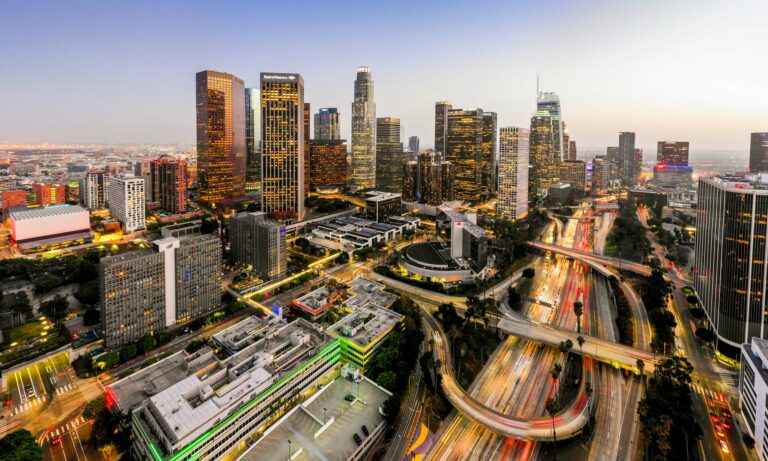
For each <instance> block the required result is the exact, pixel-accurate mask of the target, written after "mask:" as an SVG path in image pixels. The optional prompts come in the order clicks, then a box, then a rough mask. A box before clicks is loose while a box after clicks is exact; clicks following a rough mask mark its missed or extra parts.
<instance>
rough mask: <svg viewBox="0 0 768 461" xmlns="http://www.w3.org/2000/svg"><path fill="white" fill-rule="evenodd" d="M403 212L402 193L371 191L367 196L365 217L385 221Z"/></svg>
mask: <svg viewBox="0 0 768 461" xmlns="http://www.w3.org/2000/svg"><path fill="white" fill-rule="evenodd" d="M402 212H403V202H402V195H401V194H395V193H393V192H382V191H371V192H368V194H367V195H366V197H365V217H366V218H368V219H371V220H373V221H385V220H386V219H387V218H389V217H390V216H395V215H399V214H401V213H402Z"/></svg>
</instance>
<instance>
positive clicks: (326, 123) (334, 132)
mask: <svg viewBox="0 0 768 461" xmlns="http://www.w3.org/2000/svg"><path fill="white" fill-rule="evenodd" d="M315 139H316V140H329V139H341V127H340V125H339V111H338V110H337V109H336V108H335V107H324V108H322V109H320V111H319V112H318V113H316V114H315Z"/></svg>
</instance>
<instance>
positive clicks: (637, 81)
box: [0, 2, 768, 152]
mask: <svg viewBox="0 0 768 461" xmlns="http://www.w3.org/2000/svg"><path fill="white" fill-rule="evenodd" d="M233 5H234V6H237V8H229V9H228V10H230V11H237V14H234V13H232V14H229V13H221V14H219V15H217V16H214V17H213V18H212V19H211V21H212V24H211V27H214V28H215V27H216V26H217V25H223V24H225V23H227V22H228V21H230V22H232V27H228V28H227V31H228V32H227V33H226V34H224V37H223V43H224V44H225V46H224V47H222V48H219V47H218V46H217V47H213V46H211V45H209V44H207V43H206V42H205V41H204V40H205V37H202V36H200V34H199V33H197V29H196V28H195V27H194V24H195V21H196V20H198V19H200V18H201V17H202V15H203V14H204V10H203V9H202V8H201V5H197V4H191V5H190V7H189V8H187V10H186V11H185V12H184V14H182V15H176V14H174V13H176V12H175V11H172V8H170V7H162V6H160V7H154V8H151V9H150V8H149V7H148V6H144V7H142V6H141V5H139V6H138V7H132V8H129V7H124V8H122V7H117V6H114V5H98V6H93V7H91V8H88V9H87V10H77V9H70V8H66V7H64V6H57V5H55V4H51V5H49V7H48V8H44V9H43V8H38V7H37V6H34V7H33V6H31V5H25V4H23V3H15V4H10V5H9V6H6V8H5V9H6V10H7V13H8V14H4V15H2V16H3V19H0V39H2V40H3V42H5V43H11V44H13V45H14V46H11V47H9V48H8V52H7V53H6V55H5V59H4V64H5V66H4V78H5V82H6V85H3V86H2V88H0V97H2V98H3V100H4V101H5V102H6V104H4V105H3V107H2V108H0V143H43V142H48V143H57V144H58V143H109V144H116V143H191V142H194V137H195V133H194V129H193V128H192V126H193V124H194V122H193V121H194V109H193V107H192V106H191V104H190V102H189V97H190V96H189V95H190V94H193V93H194V84H195V83H194V79H193V78H192V77H191V76H192V74H194V73H195V72H199V71H201V70H205V69H214V70H218V71H222V72H228V73H232V74H234V75H237V76H239V77H241V78H243V79H244V80H245V84H246V86H248V85H251V86H255V82H256V81H257V80H258V75H259V73H260V72H263V71H266V70H279V71H281V72H296V73H301V74H302V75H303V76H304V77H305V81H306V99H307V100H308V101H310V102H311V103H312V104H313V106H314V107H338V108H339V109H340V117H341V129H342V132H341V137H342V138H343V139H350V138H351V136H350V126H351V113H350V111H349V108H350V107H351V102H352V96H353V94H352V90H351V88H350V82H351V81H352V80H353V79H354V72H355V69H356V68H357V67H358V66H369V67H370V68H371V70H372V72H373V73H374V74H375V80H376V82H377V91H376V103H377V112H379V113H385V114H388V115H391V116H393V117H399V118H400V119H401V120H402V126H403V139H406V138H408V137H410V136H414V135H415V136H419V137H420V139H421V144H422V146H423V147H429V146H431V145H433V138H432V137H433V129H432V124H433V118H432V114H433V110H434V102H435V101H438V100H450V101H452V102H453V103H454V104H455V105H456V106H457V107H468V108H473V107H492V108H493V109H494V110H495V111H496V112H497V113H498V117H499V120H498V123H499V126H510V125H513V126H516V125H521V124H524V122H525V120H526V119H527V117H528V116H529V115H530V113H531V112H532V111H533V108H534V107H535V98H536V92H535V87H536V75H537V74H538V75H539V76H540V80H541V88H542V90H545V91H554V92H556V93H557V94H558V95H559V96H560V98H561V100H562V101H563V106H564V107H565V108H566V110H564V113H563V119H565V120H568V122H569V130H570V132H571V136H573V137H574V139H577V140H578V141H579V145H580V146H584V147H589V146H594V147H598V146H609V145H611V144H612V139H613V138H614V136H615V134H616V133H618V132H619V131H633V132H636V133H637V136H638V139H637V146H638V147H641V148H644V149H645V150H646V152H650V151H651V148H652V147H654V146H655V144H656V142H657V141H659V140H662V139H688V140H690V142H691V146H692V152H695V151H696V150H697V149H740V150H745V151H746V150H748V148H749V133H751V132H756V131H764V127H761V126H759V124H760V121H761V120H765V119H766V117H768V111H766V109H765V107H768V92H766V91H765V89H764V88H763V86H762V84H761V82H760V77H759V76H760V75H764V74H765V64H764V63H763V62H761V61H760V60H755V59H749V57H750V56H755V55H759V53H760V50H759V46H760V43H761V41H760V39H759V38H760V36H759V27H758V26H759V22H758V21H759V18H760V17H764V14H760V11H761V10H764V9H766V8H768V7H766V5H759V4H757V3H753V4H741V5H727V6H726V5H719V4H716V3H708V2H707V3H704V4H701V3H696V8H695V9H694V8H692V7H691V6H692V4H691V3H680V4H675V5H663V4H659V5H658V6H657V7H655V8H647V7H646V6H641V5H637V6H634V5H612V4H606V3H602V4H589V5H585V4H575V5H573V4H565V3H553V4H550V5H547V6H543V7H534V6H533V5H532V4H518V7H517V8H516V9H509V8H506V7H505V6H504V5H500V4H489V5H487V6H486V8H484V9H476V8H472V6H471V5H452V6H450V7H448V8H443V9H439V8H437V7H436V5H434V4H424V5H419V6H418V7H413V8H410V9H406V8H405V7H404V4H396V5H393V7H392V9H391V11H389V10H388V11H386V12H381V11H374V10H373V7H366V8H362V9H361V10H360V11H354V12H353V11H348V10H347V9H346V8H344V5H342V4H340V3H332V4H328V5H323V6H319V5H313V4H310V3H305V4H302V5H303V8H304V10H305V11H306V13H307V14H305V15H302V17H299V18H297V22H298V24H299V26H300V27H299V29H301V30H302V32H301V33H300V34H297V36H296V37H293V38H291V40H287V41H285V42H281V43H277V44H275V45H273V46H272V47H271V48H270V49H268V50H266V51H262V50H263V47H257V46H255V45H256V44H257V43H260V42H262V41H264V40H266V39H268V38H269V37H270V36H273V35H274V34H275V33H277V32H278V31H277V30H276V28H275V27H276V26H272V25H270V24H265V27H261V28H257V29H258V30H255V29H254V28H248V27H245V25H247V24H248V23H249V21H253V20H254V19H253V18H255V17H257V15H256V13H257V11H256V7H255V6H249V5H246V4H238V3H233ZM266 8H267V9H268V10H270V11H269V13H270V14H274V15H280V14H281V12H282V11H283V10H284V9H290V8H291V6H287V5H269V6H268V7H266ZM41 11H45V12H46V13H43V14H42V15H41V13H40V12H41ZM512 12H514V15H513V14H512ZM374 13H375V14H376V15H377V20H376V21H373V22H372V23H371V27H370V28H367V29H366V30H365V31H363V32H360V31H357V32H356V33H357V34H358V35H359V40H355V41H349V40H347V39H346V38H347V37H348V36H349V33H351V31H352V30H353V29H355V28H354V25H355V24H356V23H358V22H359V20H362V18H363V17H364V16H365V15H370V14H374ZM494 13H495V14H494ZM626 17H629V18H631V19H632V20H631V21H624V18H626ZM681 17H685V21H679V18H681ZM387 18H389V19H393V20H397V21H398V22H397V24H398V27H396V28H395V29H394V31H395V32H397V31H398V30H400V27H402V28H403V29H405V28H406V26H413V27H417V26H418V24H421V23H426V21H427V19H429V20H433V19H441V20H442V21H444V22H446V23H452V22H456V21H458V20H459V19H460V20H461V21H462V22H461V23H462V24H464V25H476V26H478V27H482V30H483V34H480V36H478V37H477V38H475V39H469V40H464V39H462V38H461V37H458V36H451V34H450V33H449V32H448V31H447V30H446V31H445V32H437V33H429V34H427V33H426V32H419V37H418V40H415V41H414V40H411V39H412V38H413V37H408V36H407V35H408V34H402V36H395V37H394V38H393V43H392V46H390V47H388V48H387V49H381V48H380V47H379V48H374V45H375V44H376V40H377V37H380V36H381V34H382V33H384V28H385V27H388V24H389V23H390V22H388V21H386V20H385V19H387ZM545 19H546V20H548V21H552V22H553V23H554V24H555V25H557V26H558V27H559V28H560V29H559V30H560V31H561V32H560V33H558V34H552V36H551V37H547V36H545V37H540V36H539V35H538V34H537V32H536V27H535V25H536V24H537V23H538V22H541V21H543V20H545ZM327 24H333V25H335V29H334V30H336V31H337V32H336V33H332V34H328V36H327V37H328V41H326V42H323V43H317V44H315V43H314V42H313V41H312V40H309V39H308V37H310V36H312V35H313V34H316V33H317V32H318V30H319V28H325V27H326V26H327ZM385 24H386V25H387V26H385ZM620 25H621V26H623V27H624V28H625V30H626V32H627V34H626V37H624V36H623V35H619V36H617V34H616V29H617V27H619V26H620ZM240 26H243V27H240ZM512 26H514V27H512ZM413 27H411V28H410V30H414V29H413ZM712 29H716V30H718V31H720V32H721V33H716V34H712V33H709V31H710V30H712ZM240 30H243V31H247V32H240ZM433 32H434V31H433ZM660 32H663V33H660ZM396 35H397V34H396ZM567 36H571V37H578V38H577V39H574V40H565V41H563V40H561V39H562V37H567ZM96 37H98V39H96ZM558 37H559V38H560V39H558ZM489 39H490V40H493V41H495V42H496V43H497V45H496V46H493V47H490V48H489V47H486V46H482V45H483V43H485V41H486V40H489ZM320 46H322V47H323V48H324V49H327V48H329V46H330V48H332V49H335V50H337V52H338V54H339V56H340V59H339V60H338V61H336V62H334V64H333V65H329V64H328V62H327V60H326V59H325V58H324V57H323V58H321V56H324V54H321V53H319V48H318V47H320ZM249 49H250V50H256V49H258V50H259V51H258V52H257V53H255V54H254V55H253V56H252V57H251V58H249V59H246V60H244V59H242V55H243V53H244V52H245V51H246V50H249ZM192 50H194V52H193V51H192ZM316 50H317V51H318V52H316ZM374 50H375V52H374ZM473 50H475V51H473ZM476 50H483V51H480V52H476ZM512 50H514V52H515V56H516V59H515V60H514V65H512V64H509V65H508V64H504V63H505V62H509V61H512V60H507V59H504V58H505V57H506V56H507V55H508V54H509V53H511V52H512ZM124 55H127V56H124ZM456 56H464V57H465V58H462V59H459V58H457V57H456ZM552 57H555V58H556V59H552ZM126 58H127V59H126ZM608 62H610V63H611V66H607V65H606V63H608ZM712 62H718V63H719V64H718V66H716V67H713V66H712V65H711V63H712ZM404 63H409V64H408V65H407V66H406V67H407V68H409V69H410V70H411V71H410V72H403V65H404ZM410 63H413V64H410ZM662 67H663V68H664V71H663V76H664V78H660V76H659V74H658V73H657V72H655V71H653V70H652V69H656V68H662ZM734 69H739V71H738V72H734V71H733V70H734ZM84 70H85V71H84ZM478 70H480V72H478ZM439 75H451V78H450V79H445V78H436V77H435V76H439ZM52 76H55V77H52ZM478 82H480V83H482V84H481V85H478V84H477V83H478ZM41 88H42V89H43V90H42V91H41ZM86 90H87V91H86ZM702 95H706V97H702ZM75 96H77V98H76V99H73V98H74V97H75ZM619 101H620V102H621V104H618V102H619ZM43 105H44V106H46V107H47V110H45V111H41V110H40V109H39V108H40V107H41V106H43ZM73 108H75V109H76V110H73ZM660 114H663V116H662V115H660Z"/></svg>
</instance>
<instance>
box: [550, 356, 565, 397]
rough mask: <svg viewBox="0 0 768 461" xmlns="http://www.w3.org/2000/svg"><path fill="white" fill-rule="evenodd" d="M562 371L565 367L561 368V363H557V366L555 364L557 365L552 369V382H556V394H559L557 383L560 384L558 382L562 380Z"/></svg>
mask: <svg viewBox="0 0 768 461" xmlns="http://www.w3.org/2000/svg"><path fill="white" fill-rule="evenodd" d="M562 371H563V367H562V366H560V364H559V363H556V364H555V365H554V366H553V367H552V372H551V375H552V381H554V382H555V394H557V382H558V381H557V380H558V378H560V373H561V372H562Z"/></svg>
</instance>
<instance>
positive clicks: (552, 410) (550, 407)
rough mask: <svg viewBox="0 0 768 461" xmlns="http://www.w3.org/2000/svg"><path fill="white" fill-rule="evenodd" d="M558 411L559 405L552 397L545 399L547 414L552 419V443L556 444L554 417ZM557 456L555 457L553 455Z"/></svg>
mask: <svg viewBox="0 0 768 461" xmlns="http://www.w3.org/2000/svg"><path fill="white" fill-rule="evenodd" d="M559 411H560V405H559V404H558V403H557V400H555V398H554V397H550V398H548V399H547V413H549V417H550V418H552V443H557V433H556V432H555V415H557V413H558V412H559ZM555 456H557V455H555Z"/></svg>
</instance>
